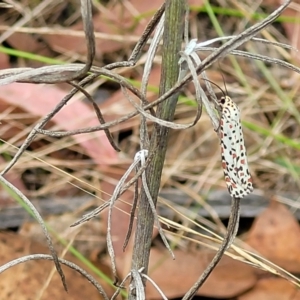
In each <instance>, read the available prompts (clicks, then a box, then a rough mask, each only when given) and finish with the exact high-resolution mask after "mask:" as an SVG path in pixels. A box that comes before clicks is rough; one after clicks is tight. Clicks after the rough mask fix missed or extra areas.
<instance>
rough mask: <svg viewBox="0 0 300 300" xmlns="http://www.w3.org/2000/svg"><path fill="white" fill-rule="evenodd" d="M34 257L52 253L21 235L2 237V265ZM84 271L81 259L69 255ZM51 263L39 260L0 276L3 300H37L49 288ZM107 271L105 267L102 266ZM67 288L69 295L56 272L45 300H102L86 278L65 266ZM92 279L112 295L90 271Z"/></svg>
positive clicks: (0, 260) (44, 297) (0, 247)
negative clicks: (43, 290) (37, 254)
mask: <svg viewBox="0 0 300 300" xmlns="http://www.w3.org/2000/svg"><path fill="white" fill-rule="evenodd" d="M32 253H49V249H47V248H46V246H43V245H41V244H39V243H36V242H32V241H31V240H30V239H26V238H23V237H21V236H20V235H18V234H7V233H0V265H3V264H4V263H7V262H9V261H10V260H12V259H15V258H19V257H22V256H24V255H28V254H32ZM65 259H67V260H69V261H72V262H74V263H76V264H78V265H79V266H81V268H83V269H86V270H87V268H86V267H85V266H83V265H82V263H81V262H80V261H78V259H76V258H74V256H72V255H70V254H67V256H66V258H65ZM53 266H54V265H53V262H52V261H45V260H36V261H30V262H25V263H22V264H19V265H16V266H14V267H12V268H10V269H8V270H6V271H5V272H3V273H1V274H0V278H1V280H0V290H1V299H5V300H15V299H18V300H28V299H36V296H37V295H38V293H39V292H40V291H41V289H42V288H43V287H44V285H45V284H46V280H47V278H48V276H49V274H50V271H51V270H52V269H53ZM99 267H100V269H102V270H103V269H104V270H106V267H105V266H99ZM62 268H63V271H64V273H65V276H66V281H67V285H68V293H66V292H65V290H64V288H63V287H62V283H61V280H60V277H59V276H58V275H57V273H56V272H55V275H54V276H53V278H52V279H51V281H50V283H49V285H48V286H46V289H45V292H44V294H43V296H42V298H41V299H42V300H48V299H49V300H50V299H56V300H60V299H61V300H68V299H70V300H71V299H72V300H80V299H95V300H96V299H103V298H102V297H101V295H100V294H99V293H98V291H97V290H96V288H95V287H94V286H92V285H91V284H90V282H89V281H88V280H86V279H85V278H84V277H83V276H81V275H79V274H78V273H77V272H75V271H74V270H71V269H70V268H67V267H65V266H62ZM88 273H90V274H92V275H93V277H94V278H95V279H96V280H97V281H98V282H99V283H100V284H101V285H102V287H103V288H104V290H105V291H106V292H107V294H108V295H112V293H113V289H112V288H111V287H110V286H109V285H108V284H107V283H106V282H105V281H104V280H102V279H99V278H98V277H96V276H95V274H93V273H92V272H91V271H88Z"/></svg>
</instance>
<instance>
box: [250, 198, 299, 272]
mask: <svg viewBox="0 0 300 300" xmlns="http://www.w3.org/2000/svg"><path fill="white" fill-rule="evenodd" d="M299 237H300V228H299V224H298V222H297V220H296V218H295V217H294V216H293V215H292V214H291V212H290V211H289V210H288V209H287V208H286V207H285V206H284V205H282V204H280V203H278V202H276V201H272V202H271V203H270V206H269V207H268V208H267V209H266V210H265V211H264V212H263V213H262V214H261V215H259V216H258V217H257V218H256V220H255V221H254V224H253V226H252V228H251V230H250V232H249V235H248V238H247V239H246V243H247V244H249V245H250V246H251V247H252V248H254V249H255V250H257V251H258V252H259V253H260V254H261V255H262V256H264V257H265V258H267V259H269V260H270V261H271V262H273V263H275V264H278V265H279V266H280V267H282V268H284V269H286V270H288V271H290V272H295V273H299V272H300V252H299V249H300V239H299Z"/></svg>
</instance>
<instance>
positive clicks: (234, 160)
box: [222, 103, 253, 198]
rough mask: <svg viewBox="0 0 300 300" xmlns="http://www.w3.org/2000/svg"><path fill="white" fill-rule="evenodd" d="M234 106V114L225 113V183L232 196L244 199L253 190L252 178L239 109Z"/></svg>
mask: <svg viewBox="0 0 300 300" xmlns="http://www.w3.org/2000/svg"><path fill="white" fill-rule="evenodd" d="M232 104H233V106H232V107H233V113H231V112H230V110H227V111H225V113H224V114H223V116H222V119H223V126H222V129H223V138H224V139H225V141H226V142H225V143H224V142H223V150H222V159H223V163H225V164H226V166H223V167H225V168H224V175H225V181H226V184H227V187H228V190H229V192H230V195H231V196H234V197H237V198H243V197H245V196H246V195H248V194H250V193H251V192H252V190H253V187H252V183H251V176H250V173H249V171H248V163H247V157H246V150H245V146H244V138H243V132H242V127H241V122H240V111H239V108H238V107H237V106H236V105H235V103H232Z"/></svg>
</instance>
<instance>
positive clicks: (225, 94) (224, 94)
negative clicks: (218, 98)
mask: <svg viewBox="0 0 300 300" xmlns="http://www.w3.org/2000/svg"><path fill="white" fill-rule="evenodd" d="M201 79H202V80H205V81H208V82H210V83H211V84H213V85H214V86H216V87H217V88H218V89H219V90H220V91H221V92H222V94H223V96H224V97H226V96H227V90H226V93H225V92H224V90H223V89H222V88H221V87H220V86H219V85H218V84H216V83H215V82H212V81H211V80H209V79H205V78H201ZM225 88H226V86H225Z"/></svg>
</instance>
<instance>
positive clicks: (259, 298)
mask: <svg viewBox="0 0 300 300" xmlns="http://www.w3.org/2000/svg"><path fill="white" fill-rule="evenodd" d="M296 299H300V291H299V290H297V288H296V287H295V286H294V285H292V284H291V283H289V282H288V281H287V280H284V279H281V278H262V279H260V280H259V281H258V282H257V284H256V285H255V287H254V288H252V289H251V290H250V291H248V292H246V293H245V294H243V295H241V296H239V297H238V298H237V300H296Z"/></svg>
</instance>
